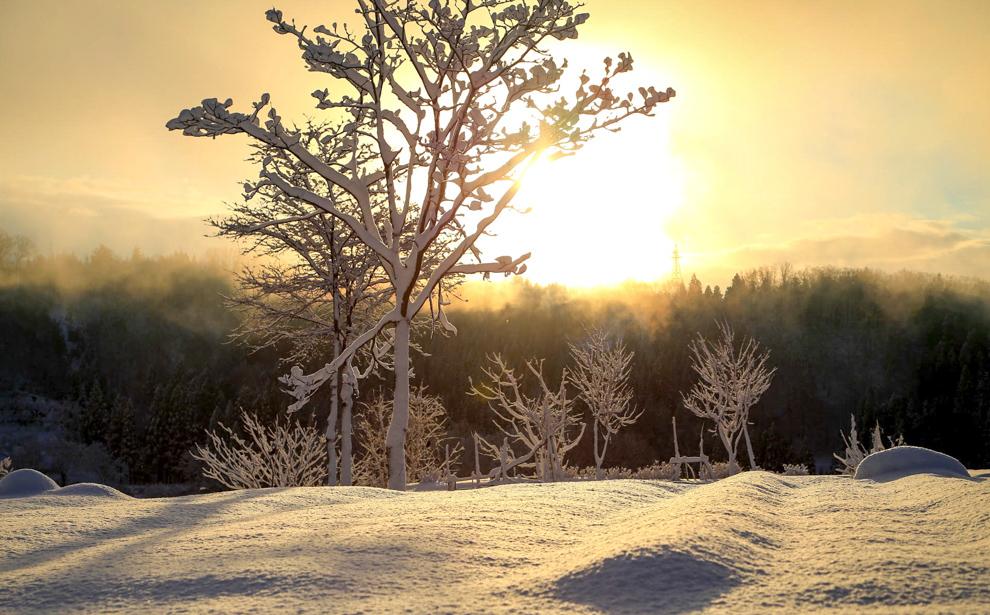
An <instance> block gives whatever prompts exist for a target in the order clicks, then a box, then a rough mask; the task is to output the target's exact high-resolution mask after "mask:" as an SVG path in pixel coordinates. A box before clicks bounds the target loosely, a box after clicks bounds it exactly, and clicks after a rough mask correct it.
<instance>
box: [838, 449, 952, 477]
mask: <svg viewBox="0 0 990 615" xmlns="http://www.w3.org/2000/svg"><path fill="white" fill-rule="evenodd" d="M912 474H937V475H939V476H958V477H961V478H969V471H968V470H966V467H965V466H963V464H961V463H959V460H958V459H956V458H955V457H950V456H949V455H946V454H945V453H940V452H938V451H933V450H931V449H929V448H923V447H920V446H896V447H894V448H889V449H887V450H884V451H878V452H876V453H871V454H869V455H867V456H866V458H865V459H863V461H861V462H860V464H859V466H858V467H857V468H856V474H855V476H854V478H861V479H871V480H895V479H898V478H903V477H905V476H911V475H912Z"/></svg>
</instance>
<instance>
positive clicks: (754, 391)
mask: <svg viewBox="0 0 990 615" xmlns="http://www.w3.org/2000/svg"><path fill="white" fill-rule="evenodd" d="M718 330H719V337H718V338H717V339H716V340H715V341H709V340H707V339H705V338H704V337H703V336H702V335H701V334H700V333H699V334H698V337H697V338H696V339H695V340H694V342H692V343H691V346H690V352H691V368H692V369H693V370H694V372H695V373H696V374H697V375H698V381H697V382H696V383H695V384H694V386H692V387H691V390H690V391H689V392H688V393H687V395H684V394H682V395H681V400H682V402H683V404H684V407H685V408H687V409H688V410H690V411H691V412H692V413H694V415H695V416H698V417H700V418H703V419H708V420H710V421H712V422H713V423H715V427H714V429H713V431H714V433H715V434H717V435H718V437H719V440H721V441H722V445H723V446H724V447H725V452H726V455H727V456H728V463H729V466H730V469H732V470H733V471H736V470H738V468H739V463H738V461H737V460H736V459H737V455H736V453H737V450H738V447H739V441H740V439H741V438H745V440H746V449H747V451H748V453H749V463H750V467H752V468H755V467H757V466H756V460H755V458H754V455H753V447H752V444H751V443H750V439H749V429H748V427H747V424H748V422H749V411H750V408H752V407H753V406H754V405H756V403H757V402H758V401H760V397H762V396H763V393H765V392H766V390H767V389H768V388H770V383H771V381H772V380H773V375H774V373H775V372H776V369H770V368H768V367H767V361H768V359H769V358H770V352H769V351H761V350H760V345H759V343H758V342H756V341H755V340H753V339H752V338H747V339H745V340H744V341H743V342H742V344H741V345H739V347H738V348H737V344H736V340H735V333H734V332H733V330H732V327H730V326H729V324H728V323H724V322H723V323H719V325H718Z"/></svg>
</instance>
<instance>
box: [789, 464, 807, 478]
mask: <svg viewBox="0 0 990 615" xmlns="http://www.w3.org/2000/svg"><path fill="white" fill-rule="evenodd" d="M809 473H810V472H809V471H808V466H806V465H804V464H803V463H785V464H784V476H807V475H808V474H809Z"/></svg>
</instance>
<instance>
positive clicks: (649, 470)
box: [632, 461, 680, 480]
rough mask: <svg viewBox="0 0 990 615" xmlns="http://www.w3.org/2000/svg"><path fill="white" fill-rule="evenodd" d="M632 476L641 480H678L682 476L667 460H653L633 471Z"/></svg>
mask: <svg viewBox="0 0 990 615" xmlns="http://www.w3.org/2000/svg"><path fill="white" fill-rule="evenodd" d="M632 477H633V478H638V479H640V480H676V479H678V478H680V477H679V476H677V468H676V467H675V466H674V465H672V464H670V463H667V462H666V461H664V462H662V463H657V462H653V463H652V464H650V465H648V466H644V467H642V468H640V469H638V470H636V471H635V472H633V473H632Z"/></svg>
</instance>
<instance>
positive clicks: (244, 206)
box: [211, 124, 391, 485]
mask: <svg viewBox="0 0 990 615" xmlns="http://www.w3.org/2000/svg"><path fill="white" fill-rule="evenodd" d="M325 130H326V127H317V126H314V125H313V124H309V125H307V127H306V128H304V129H302V130H301V131H300V134H302V135H303V138H304V140H306V141H307V142H311V143H313V147H314V148H316V149H319V150H328V148H327V147H326V146H325V145H322V144H320V143H319V141H318V137H319V136H320V135H322V134H323V132H324V131H325ZM325 155H326V156H329V155H330V152H329V151H326V152H325ZM265 159H278V160H279V161H280V164H281V168H282V169H283V172H284V173H285V174H286V175H289V174H290V173H291V181H292V182H293V183H294V184H296V185H301V186H305V187H306V189H307V190H310V191H311V192H313V193H317V194H321V195H323V196H324V197H326V198H329V197H330V192H329V191H328V190H327V189H326V186H325V185H323V184H322V182H320V181H318V180H317V179H316V178H315V177H313V176H311V175H310V174H309V173H308V172H307V169H305V168H301V167H302V165H301V163H299V162H298V160H296V159H295V158H293V157H292V156H289V155H287V154H286V153H285V152H284V151H283V150H281V149H279V148H277V147H273V146H271V145H268V144H265V143H261V144H257V145H255V152H254V154H253V156H252V160H253V161H255V162H258V163H261V162H263V161H264V160H265ZM249 196H250V198H245V199H243V200H242V201H241V202H239V203H236V204H234V205H233V206H232V210H233V212H232V215H230V216H227V217H224V218H219V219H214V220H212V221H211V222H212V223H213V225H214V226H215V227H216V228H217V229H218V231H219V234H220V235H221V236H226V237H232V238H235V239H237V240H240V241H241V242H242V245H244V251H245V253H248V254H253V255H256V256H259V257H261V258H260V259H259V261H258V262H257V263H255V264H253V265H252V266H249V267H245V268H244V269H243V270H242V271H241V273H240V274H239V275H238V283H239V287H240V289H239V290H240V292H239V293H237V294H235V295H233V296H232V297H229V298H228V301H229V303H231V304H232V305H233V306H234V307H236V308H238V309H240V310H241V311H242V313H243V314H244V316H245V318H244V319H243V321H242V324H241V326H240V327H239V329H238V330H237V331H236V332H235V337H236V338H238V339H239V340H241V341H244V342H246V343H247V344H248V345H250V346H251V347H252V348H253V349H254V350H258V349H261V348H267V347H278V348H284V347H288V351H289V353H288V355H287V356H286V357H284V361H285V362H288V363H291V364H299V363H305V362H312V361H313V360H314V359H320V358H323V359H327V358H329V359H330V360H332V359H334V358H336V357H337V356H339V355H340V353H341V350H342V349H344V348H346V347H347V346H348V344H349V343H350V342H351V340H353V339H354V338H355V337H357V336H358V335H359V334H361V333H362V332H363V331H364V330H365V329H367V328H368V327H369V326H371V325H372V324H373V323H374V322H375V321H376V320H377V319H378V318H380V317H381V315H382V314H383V313H384V312H385V311H387V305H388V298H389V294H390V291H391V287H390V286H389V285H388V283H387V282H388V281H387V279H386V277H385V276H384V274H383V273H382V270H381V265H380V263H379V261H378V258H377V256H376V255H375V254H374V252H372V251H371V250H370V249H369V248H368V247H367V246H366V245H365V244H364V243H362V242H361V241H359V240H358V239H357V238H356V236H355V235H354V232H353V231H352V230H351V229H350V228H349V227H348V226H347V225H345V224H344V223H343V222H341V221H340V220H338V219H337V218H335V217H333V216H331V215H329V214H327V213H325V212H320V211H319V210H314V209H313V208H312V206H311V205H309V204H308V203H306V202H305V201H302V200H300V199H297V198H294V197H290V196H288V195H287V194H285V193H284V192H283V191H282V190H280V189H278V188H276V187H274V186H271V185H267V186H259V187H258V188H257V190H255V191H254V192H252V193H250V195H249ZM386 346H387V340H383V341H382V342H381V343H379V344H378V345H373V346H370V347H365V349H364V352H359V353H355V354H352V355H350V356H348V357H347V360H346V361H345V362H344V364H343V365H340V366H338V368H337V370H336V372H335V373H334V374H333V375H332V377H331V378H330V382H329V388H330V391H329V395H328V396H327V397H329V400H330V402H329V406H330V408H329V412H328V416H327V422H326V436H327V468H328V472H327V483H328V484H329V485H336V484H338V481H339V483H340V484H342V485H350V484H351V483H352V480H353V468H352V457H353V456H352V432H353V429H352V410H353V405H354V397H355V395H356V393H357V386H358V382H359V380H360V379H361V378H362V377H363V376H365V375H367V374H368V373H369V372H371V371H373V370H375V369H376V368H377V367H378V366H379V365H380V364H381V360H380V359H381V357H383V356H385V351H386ZM359 365H363V367H360V368H359V367H358V366H359ZM338 417H339V434H340V437H339V438H338ZM338 444H339V447H340V456H339V457H340V463H339V474H338V454H337V447H338ZM338 477H339V478H338Z"/></svg>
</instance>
